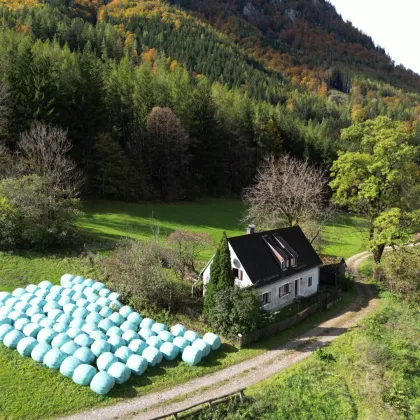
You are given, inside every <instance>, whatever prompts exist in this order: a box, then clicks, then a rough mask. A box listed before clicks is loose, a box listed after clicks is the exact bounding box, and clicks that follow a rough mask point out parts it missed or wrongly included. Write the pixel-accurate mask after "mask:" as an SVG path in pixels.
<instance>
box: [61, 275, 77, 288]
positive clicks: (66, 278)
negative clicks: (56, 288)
mask: <svg viewBox="0 0 420 420" xmlns="http://www.w3.org/2000/svg"><path fill="white" fill-rule="evenodd" d="M73 280H74V276H73V274H64V275H63V276H61V280H60V284H61V285H62V286H63V287H65V288H70V287H71V286H72V285H73Z"/></svg>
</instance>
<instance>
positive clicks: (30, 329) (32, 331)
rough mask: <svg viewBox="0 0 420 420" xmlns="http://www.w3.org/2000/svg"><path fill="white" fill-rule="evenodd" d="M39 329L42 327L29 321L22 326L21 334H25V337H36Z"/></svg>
mask: <svg viewBox="0 0 420 420" xmlns="http://www.w3.org/2000/svg"><path fill="white" fill-rule="evenodd" d="M41 330H42V327H41V326H40V325H38V324H34V323H32V322H31V323H29V324H28V325H25V327H24V328H23V334H25V335H26V337H33V338H36V337H37V335H38V333H39V332H40V331H41Z"/></svg>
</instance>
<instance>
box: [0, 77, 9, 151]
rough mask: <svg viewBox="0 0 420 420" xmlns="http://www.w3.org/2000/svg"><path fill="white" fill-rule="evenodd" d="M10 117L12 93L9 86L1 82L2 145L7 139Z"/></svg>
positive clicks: (0, 118)
mask: <svg viewBox="0 0 420 420" xmlns="http://www.w3.org/2000/svg"><path fill="white" fill-rule="evenodd" d="M10 115H11V109H10V93H9V90H8V88H7V86H6V85H5V84H4V83H2V82H0V143H1V142H2V140H3V139H5V138H6V135H7V132H8V125H9V118H10Z"/></svg>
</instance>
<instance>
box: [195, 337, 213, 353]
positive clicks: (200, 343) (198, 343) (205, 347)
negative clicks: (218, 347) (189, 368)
mask: <svg viewBox="0 0 420 420" xmlns="http://www.w3.org/2000/svg"><path fill="white" fill-rule="evenodd" d="M191 345H192V346H193V347H194V348H196V349H200V350H201V352H202V353H203V357H206V356H208V355H209V354H210V350H211V346H210V344H207V343H206V342H205V341H204V340H203V339H202V338H197V340H195V341H194V343H192V344H191Z"/></svg>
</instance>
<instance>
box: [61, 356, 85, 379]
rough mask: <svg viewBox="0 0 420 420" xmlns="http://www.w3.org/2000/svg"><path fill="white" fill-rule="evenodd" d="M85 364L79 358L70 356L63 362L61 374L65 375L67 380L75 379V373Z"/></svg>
mask: <svg viewBox="0 0 420 420" xmlns="http://www.w3.org/2000/svg"><path fill="white" fill-rule="evenodd" d="M81 364H83V362H82V361H80V360H79V359H78V358H77V357H74V356H68V357H66V358H65V359H64V360H63V363H61V366H60V373H61V374H62V375H64V376H65V377H66V378H70V379H72V378H73V375H74V371H75V370H76V368H77V367H79V366H80V365H81Z"/></svg>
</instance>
